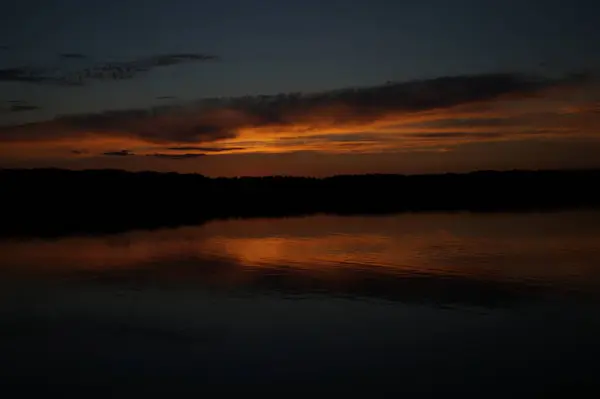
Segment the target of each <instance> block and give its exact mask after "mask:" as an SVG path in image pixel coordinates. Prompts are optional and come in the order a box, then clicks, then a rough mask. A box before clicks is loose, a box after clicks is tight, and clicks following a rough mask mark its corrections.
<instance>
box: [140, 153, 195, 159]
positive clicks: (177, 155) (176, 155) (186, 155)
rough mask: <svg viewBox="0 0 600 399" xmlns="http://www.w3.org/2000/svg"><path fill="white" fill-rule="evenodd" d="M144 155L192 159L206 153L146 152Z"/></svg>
mask: <svg viewBox="0 0 600 399" xmlns="http://www.w3.org/2000/svg"><path fill="white" fill-rule="evenodd" d="M146 156H150V157H155V158H166V159H192V158H200V157H203V156H206V154H161V153H156V154H147V155H146Z"/></svg>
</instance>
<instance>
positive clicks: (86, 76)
mask: <svg viewBox="0 0 600 399" xmlns="http://www.w3.org/2000/svg"><path fill="white" fill-rule="evenodd" d="M59 57H60V58H62V59H65V60H76V61H81V60H86V59H88V58H89V57H88V56H86V55H84V54H80V53H62V54H59ZM218 59H219V58H218V57H217V56H215V55H210V54H201V53H176V54H157V55H152V56H149V57H144V58H139V59H134V60H128V61H111V62H106V61H103V62H95V63H93V64H91V65H89V66H87V67H84V68H80V69H72V68H69V67H67V66H66V65H65V66H62V67H36V66H16V67H10V68H4V69H0V81H7V82H21V83H35V84H45V85H58V86H82V85H85V84H86V83H88V82H91V81H94V80H95V81H99V80H123V79H132V78H134V77H135V76H137V75H139V74H140V73H146V72H149V71H151V70H152V69H154V68H162V67H168V66H174V65H178V64H184V63H192V62H207V61H215V60H218Z"/></svg>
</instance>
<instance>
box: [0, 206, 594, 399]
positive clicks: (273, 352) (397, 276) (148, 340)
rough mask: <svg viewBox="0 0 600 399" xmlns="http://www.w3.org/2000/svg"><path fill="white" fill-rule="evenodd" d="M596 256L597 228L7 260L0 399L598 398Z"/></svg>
mask: <svg viewBox="0 0 600 399" xmlns="http://www.w3.org/2000/svg"><path fill="white" fill-rule="evenodd" d="M599 242H600V213H594V212H565V213H551V214H518V215H517V214H468V213H465V214H414V215H411V214H403V215H395V216H381V217H331V216H315V217H309V218H297V219H264V220H231V221H224V222H214V223H210V224H206V225H202V226H198V227H186V228H178V229H165V230H157V231H136V232H129V233H125V234H119V235H113V236H104V237H70V238H62V239H53V240H29V241H18V240H5V241H2V242H0V266H1V269H0V325H1V327H0V354H1V356H0V386H2V387H5V388H6V389H10V387H12V388H15V389H18V390H19V392H21V393H23V392H26V391H27V390H33V391H36V390H37V391H36V392H33V393H34V394H36V395H39V394H40V393H43V394H48V393H49V392H52V391H53V390H54V389H56V390H58V391H59V392H61V393H62V392H78V393H81V395H79V396H89V393H90V392H100V389H102V392H103V393H105V394H107V395H106V396H111V397H114V396H115V392H117V393H119V394H122V395H123V396H127V397H137V396H139V395H146V394H148V395H150V394H151V395H156V396H158V395H161V396H162V395H171V396H172V395H173V394H175V393H186V394H189V393H191V392H193V393H195V394H204V395H205V394H206V393H207V392H210V393H212V392H219V393H220V394H221V395H222V394H223V393H224V392H228V393H229V392H234V393H243V394H249V393H257V392H258V393H263V392H270V393H275V394H278V395H279V396H281V394H287V393H289V392H290V390H293V391H294V392H299V391H302V390H304V391H303V393H304V392H306V393H309V394H310V393H312V394H314V392H315V391H316V390H319V392H324V390H326V389H330V390H331V391H330V392H332V393H337V394H339V393H340V392H345V393H354V394H356V390H357V389H358V388H366V390H365V391H363V392H364V393H366V394H369V396H373V393H378V392H395V393H400V394H408V396H409V397H414V396H415V395H414V394H415V393H417V394H418V395H420V396H419V397H423V396H425V397H432V396H433V397H439V396H442V395H446V396H447V395H448V394H450V395H451V396H454V394H456V396H458V397H466V396H469V397H499V398H505V397H515V396H519V395H523V396H527V395H528V394H530V393H531V396H528V397H548V394H556V393H558V394H559V397H569V396H577V397H579V396H582V395H578V394H579V393H584V392H585V393H589V391H590V390H591V389H592V388H594V389H596V390H598V383H597V370H596V368H595V364H596V360H597V358H598V356H600V345H599V344H598V339H597V337H598V334H600V319H599V318H598V316H597V315H598V302H597V299H599V298H600V296H599V295H598V293H600V246H599V245H598V243H599ZM291 299H294V300H291ZM297 299H299V300H297ZM432 305H433V306H432ZM474 306H476V307H474ZM7 387H8V388H7ZM469 394H471V395H469ZM535 395H538V396H535Z"/></svg>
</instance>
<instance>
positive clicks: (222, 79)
mask: <svg viewBox="0 0 600 399" xmlns="http://www.w3.org/2000/svg"><path fill="white" fill-rule="evenodd" d="M599 4H600V2H599V1H597V0H571V1H564V0H545V1H541V0H537V1H535V0H502V1H491V0H490V1H482V0H455V1H449V0H419V1H413V0H404V1H403V0H396V1H393V0H353V1H347V0H303V1H284V0H219V1H192V0H172V1H166V0H104V1H102V2H100V1H89V2H88V1H81V0H19V1H12V2H11V3H10V4H8V5H7V4H4V5H2V7H3V8H2V12H1V14H0V70H2V69H5V70H6V69H10V68H22V67H45V68H58V69H62V70H78V69H79V70H80V69H82V68H85V67H87V66H90V65H92V64H99V63H105V62H110V61H131V60H137V59H144V58H147V57H153V56H156V55H164V54H178V53H201V54H211V55H216V56H218V57H220V59H219V60H218V61H211V62H190V63H187V62H186V63H182V64H179V65H173V66H169V67H165V68H162V67H161V68H156V69H152V70H151V71H149V72H148V73H144V74H140V76H136V77H135V79H128V80H119V81H110V80H104V81H100V82H92V84H89V85H84V86H81V87H62V86H56V85H46V84H32V83H31V82H24V81H22V80H21V81H20V80H19V79H16V80H15V79H13V78H4V79H2V76H1V73H0V102H4V103H8V102H9V101H14V100H23V101H24V102H25V103H27V104H31V105H34V106H36V107H39V109H28V110H27V112H20V111H24V109H23V108H21V109H18V110H17V111H19V112H4V113H2V114H0V125H7V124H17V123H23V122H31V121H43V120H47V119H51V118H54V117H55V116H56V115H58V114H78V113H89V112H101V111H104V110H108V109H131V108H145V107H149V106H153V105H157V104H161V103H162V104H165V103H167V104H168V103H171V104H185V103H186V102H188V101H189V100H194V99H198V98H203V97H213V96H241V95H248V94H250V95H255V94H262V93H265V94H270V93H278V92H290V91H302V92H312V91H320V90H329V89H337V88H344V87H348V86H369V85H375V84H379V83H384V82H386V81H400V82H402V81H411V80H414V79H430V78H435V77H440V76H449V75H472V74H479V73H490V72H508V73H514V72H516V73H534V74H540V73H541V74H551V75H556V74H559V73H564V72H571V71H579V70H582V69H592V70H597V69H598V67H599V66H600V51H599V49H600V29H599V28H598V16H599V15H600V5H599ZM61 53H80V54H83V55H85V56H86V58H85V59H77V58H74V57H73V58H64V57H63V58H61V57H60V56H59V54H61ZM4 73H5V75H6V74H7V73H8V74H10V73H12V72H10V71H9V72H4ZM159 96H174V97H176V98H175V99H169V100H157V97H159Z"/></svg>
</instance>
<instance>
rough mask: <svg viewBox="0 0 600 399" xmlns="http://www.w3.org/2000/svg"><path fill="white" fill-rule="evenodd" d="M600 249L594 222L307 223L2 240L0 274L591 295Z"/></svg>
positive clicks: (568, 217) (383, 219) (543, 218)
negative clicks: (416, 281)
mask: <svg viewBox="0 0 600 399" xmlns="http://www.w3.org/2000/svg"><path fill="white" fill-rule="evenodd" d="M598 242H600V213H598V212H564V213H553V214H520V215H517V214H512V215H511V214H504V215H503V214H468V213H464V214H401V215H390V216H380V217H335V216H313V217H306V218H290V219H255V220H230V221H218V222H212V223H209V224H206V225H202V226H195V227H183V228H178V229H164V230H157V231H136V232H129V233H123V234H118V235H113V236H105V237H74V238H60V239H53V240H26V241H15V240H6V241H1V242H0V254H1V255H0V267H1V268H2V272H3V273H17V274H25V275H36V274H39V275H46V274H56V273H58V274H61V273H74V272H75V273H76V272H93V273H97V274H103V273H106V274H110V273H113V272H116V271H120V272H122V271H128V270H129V271H131V270H136V271H138V272H142V273H145V272H147V273H149V274H152V275H154V276H161V275H163V276H167V275H169V276H174V275H175V276H177V277H178V278H182V279H186V278H187V277H189V276H190V275H194V274H195V275H199V276H206V275H207V273H208V274H210V276H211V279H214V278H217V279H219V278H220V277H222V278H224V279H225V280H227V281H232V280H233V281H238V282H242V281H243V282H248V281H249V279H250V280H252V275H254V274H256V273H258V274H261V273H262V274H264V273H277V271H285V273H288V274H289V273H292V274H294V275H298V276H299V275H311V276H313V277H314V276H318V277H320V278H327V279H331V278H334V279H342V280H344V279H346V278H347V277H348V276H350V275H351V276H352V277H351V278H357V277H356V273H357V272H363V271H367V272H369V273H377V274H379V275H387V276H390V277H393V276H402V275H405V276H406V275H408V276H411V275H412V276H415V275H431V276H434V275H437V276H453V277H456V276H460V277H465V278H470V279H483V280H493V281H518V282H534V283H541V284H579V285H590V284H592V285H597V284H600V246H598ZM219 276H220V277H219Z"/></svg>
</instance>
